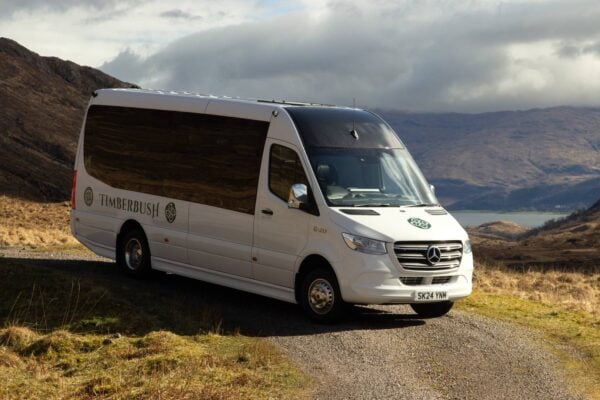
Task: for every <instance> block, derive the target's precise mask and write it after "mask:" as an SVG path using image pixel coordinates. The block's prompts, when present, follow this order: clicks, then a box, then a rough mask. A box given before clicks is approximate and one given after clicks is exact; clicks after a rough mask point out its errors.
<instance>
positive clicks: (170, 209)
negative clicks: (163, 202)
mask: <svg viewBox="0 0 600 400" xmlns="http://www.w3.org/2000/svg"><path fill="white" fill-rule="evenodd" d="M165 218H166V219H167V222H169V223H170V224H171V223H173V221H175V218H177V209H176V208H175V203H169V204H167V206H166V207H165Z"/></svg>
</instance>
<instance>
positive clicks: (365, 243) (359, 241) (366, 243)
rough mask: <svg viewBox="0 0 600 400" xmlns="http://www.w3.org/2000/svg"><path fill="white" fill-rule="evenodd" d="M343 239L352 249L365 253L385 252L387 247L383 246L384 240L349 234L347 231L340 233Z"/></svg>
mask: <svg viewBox="0 0 600 400" xmlns="http://www.w3.org/2000/svg"><path fill="white" fill-rule="evenodd" d="M342 236H343V237H344V241H345V242H346V244H347V245H348V247H350V248H351V249H352V250H356V251H360V252H361V253H367V254H385V253H387V249H386V248H385V242H382V241H381V240H375V239H368V238H365V237H362V236H356V235H351V234H349V233H342Z"/></svg>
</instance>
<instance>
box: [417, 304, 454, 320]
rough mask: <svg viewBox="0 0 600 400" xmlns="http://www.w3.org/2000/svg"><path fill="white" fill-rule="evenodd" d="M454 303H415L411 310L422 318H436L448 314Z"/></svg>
mask: <svg viewBox="0 0 600 400" xmlns="http://www.w3.org/2000/svg"><path fill="white" fill-rule="evenodd" d="M453 305H454V302H452V301H441V302H438V303H416V304H411V305H410V306H411V308H412V309H413V310H414V312H416V313H417V314H418V315H419V317H422V318H437V317H441V316H444V315H446V314H448V312H449V311H450V310H451V309H452V306H453Z"/></svg>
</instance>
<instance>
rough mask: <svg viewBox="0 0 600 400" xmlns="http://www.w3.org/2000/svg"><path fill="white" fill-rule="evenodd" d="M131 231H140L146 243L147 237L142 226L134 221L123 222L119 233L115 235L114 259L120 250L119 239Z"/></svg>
mask: <svg viewBox="0 0 600 400" xmlns="http://www.w3.org/2000/svg"><path fill="white" fill-rule="evenodd" d="M132 229H139V230H140V231H142V232H143V233H144V236H145V237H146V241H148V235H147V234H146V231H145V230H144V228H143V227H142V224H140V223H139V222H137V221H136V220H135V219H128V220H127V221H125V222H123V224H122V225H121V229H119V233H117V243H116V244H115V259H116V257H118V256H119V250H120V249H121V238H122V237H123V235H124V234H125V233H127V232H129V231H131V230H132Z"/></svg>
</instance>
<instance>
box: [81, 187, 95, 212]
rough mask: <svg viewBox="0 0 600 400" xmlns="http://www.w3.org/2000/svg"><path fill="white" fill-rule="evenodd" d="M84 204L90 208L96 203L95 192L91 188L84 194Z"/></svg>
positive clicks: (86, 189)
mask: <svg viewBox="0 0 600 400" xmlns="http://www.w3.org/2000/svg"><path fill="white" fill-rule="evenodd" d="M83 202H84V203H85V205H86V206H88V207H89V206H91V205H92V203H93V202H94V191H93V190H92V188H91V187H87V188H85V191H84V192H83Z"/></svg>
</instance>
